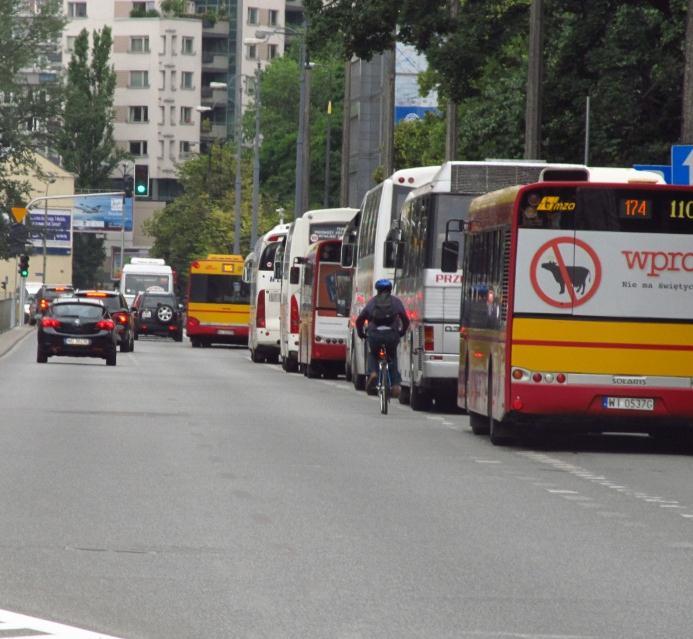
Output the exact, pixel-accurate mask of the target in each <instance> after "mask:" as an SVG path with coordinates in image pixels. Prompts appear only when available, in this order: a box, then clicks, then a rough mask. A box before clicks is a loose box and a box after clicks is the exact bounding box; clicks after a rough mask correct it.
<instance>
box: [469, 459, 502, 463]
mask: <svg viewBox="0 0 693 639" xmlns="http://www.w3.org/2000/svg"><path fill="white" fill-rule="evenodd" d="M474 462H475V463H477V464H502V463H503V462H502V461H501V460H500V459H475V460H474Z"/></svg>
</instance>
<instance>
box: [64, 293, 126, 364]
mask: <svg viewBox="0 0 693 639" xmlns="http://www.w3.org/2000/svg"><path fill="white" fill-rule="evenodd" d="M75 297H83V298H89V299H98V300H101V301H102V302H103V304H104V306H105V307H106V308H107V309H108V312H109V313H110V314H111V319H112V320H113V321H114V322H115V325H116V332H117V333H118V344H120V352H121V353H129V352H130V351H134V350H135V321H134V320H133V318H132V313H131V312H130V309H129V308H128V303H127V302H126V301H125V297H124V296H123V294H122V293H121V292H119V291H100V290H79V291H77V292H76V293H75Z"/></svg>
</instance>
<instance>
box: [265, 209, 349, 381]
mask: <svg viewBox="0 0 693 639" xmlns="http://www.w3.org/2000/svg"><path fill="white" fill-rule="evenodd" d="M356 213H358V209H351V208H336V209H315V210H312V211H306V212H305V213H304V214H303V216H302V217H299V218H298V219H296V220H294V222H293V223H292V224H291V227H290V229H289V232H288V234H287V236H286V243H285V245H284V251H283V252H279V255H278V256H277V260H276V261H275V276H276V277H281V296H280V302H279V341H280V344H279V346H280V353H281V358H282V359H281V363H282V368H283V369H284V370H285V371H287V372H295V371H297V370H298V333H299V325H300V321H301V318H300V313H301V272H302V268H303V267H302V261H303V259H304V258H305V256H306V254H307V252H308V249H309V248H310V245H311V244H315V243H316V242H319V241H320V240H339V239H341V238H342V235H343V234H344V229H345V228H346V225H347V224H348V223H349V222H350V221H351V220H352V218H353V217H354V215H356ZM279 258H281V262H280V261H279Z"/></svg>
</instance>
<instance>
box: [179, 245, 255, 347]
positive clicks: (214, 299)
mask: <svg viewBox="0 0 693 639" xmlns="http://www.w3.org/2000/svg"><path fill="white" fill-rule="evenodd" d="M242 275H243V257H242V256H241V255H221V254H212V255H208V256H207V258H206V259H200V260H193V261H192V262H191V263H190V270H189V278H188V297H187V303H186V309H185V310H186V317H187V320H186V325H185V330H186V332H187V334H188V337H189V338H190V342H191V344H192V345H193V347H195V348H197V347H199V346H209V345H210V344H212V343H220V344H246V343H247V342H248V314H249V304H248V302H249V290H248V285H247V284H245V283H244V282H243V279H242Z"/></svg>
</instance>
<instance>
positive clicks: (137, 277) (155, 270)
mask: <svg viewBox="0 0 693 639" xmlns="http://www.w3.org/2000/svg"><path fill="white" fill-rule="evenodd" d="M173 284H174V282H173V270H172V269H171V267H170V266H168V265H167V264H166V262H165V260H162V259H160V258H155V257H133V258H132V259H131V260H130V263H129V264H126V265H125V266H123V271H122V273H121V274H120V284H119V286H118V290H120V292H121V293H122V294H123V295H124V296H125V300H126V301H127V303H128V305H129V306H131V305H132V303H133V301H134V300H135V297H136V296H137V294H138V293H143V292H144V291H146V290H147V289H148V288H152V287H156V288H157V290H159V289H161V290H163V291H164V292H166V293H173V292H174V291H173Z"/></svg>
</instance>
